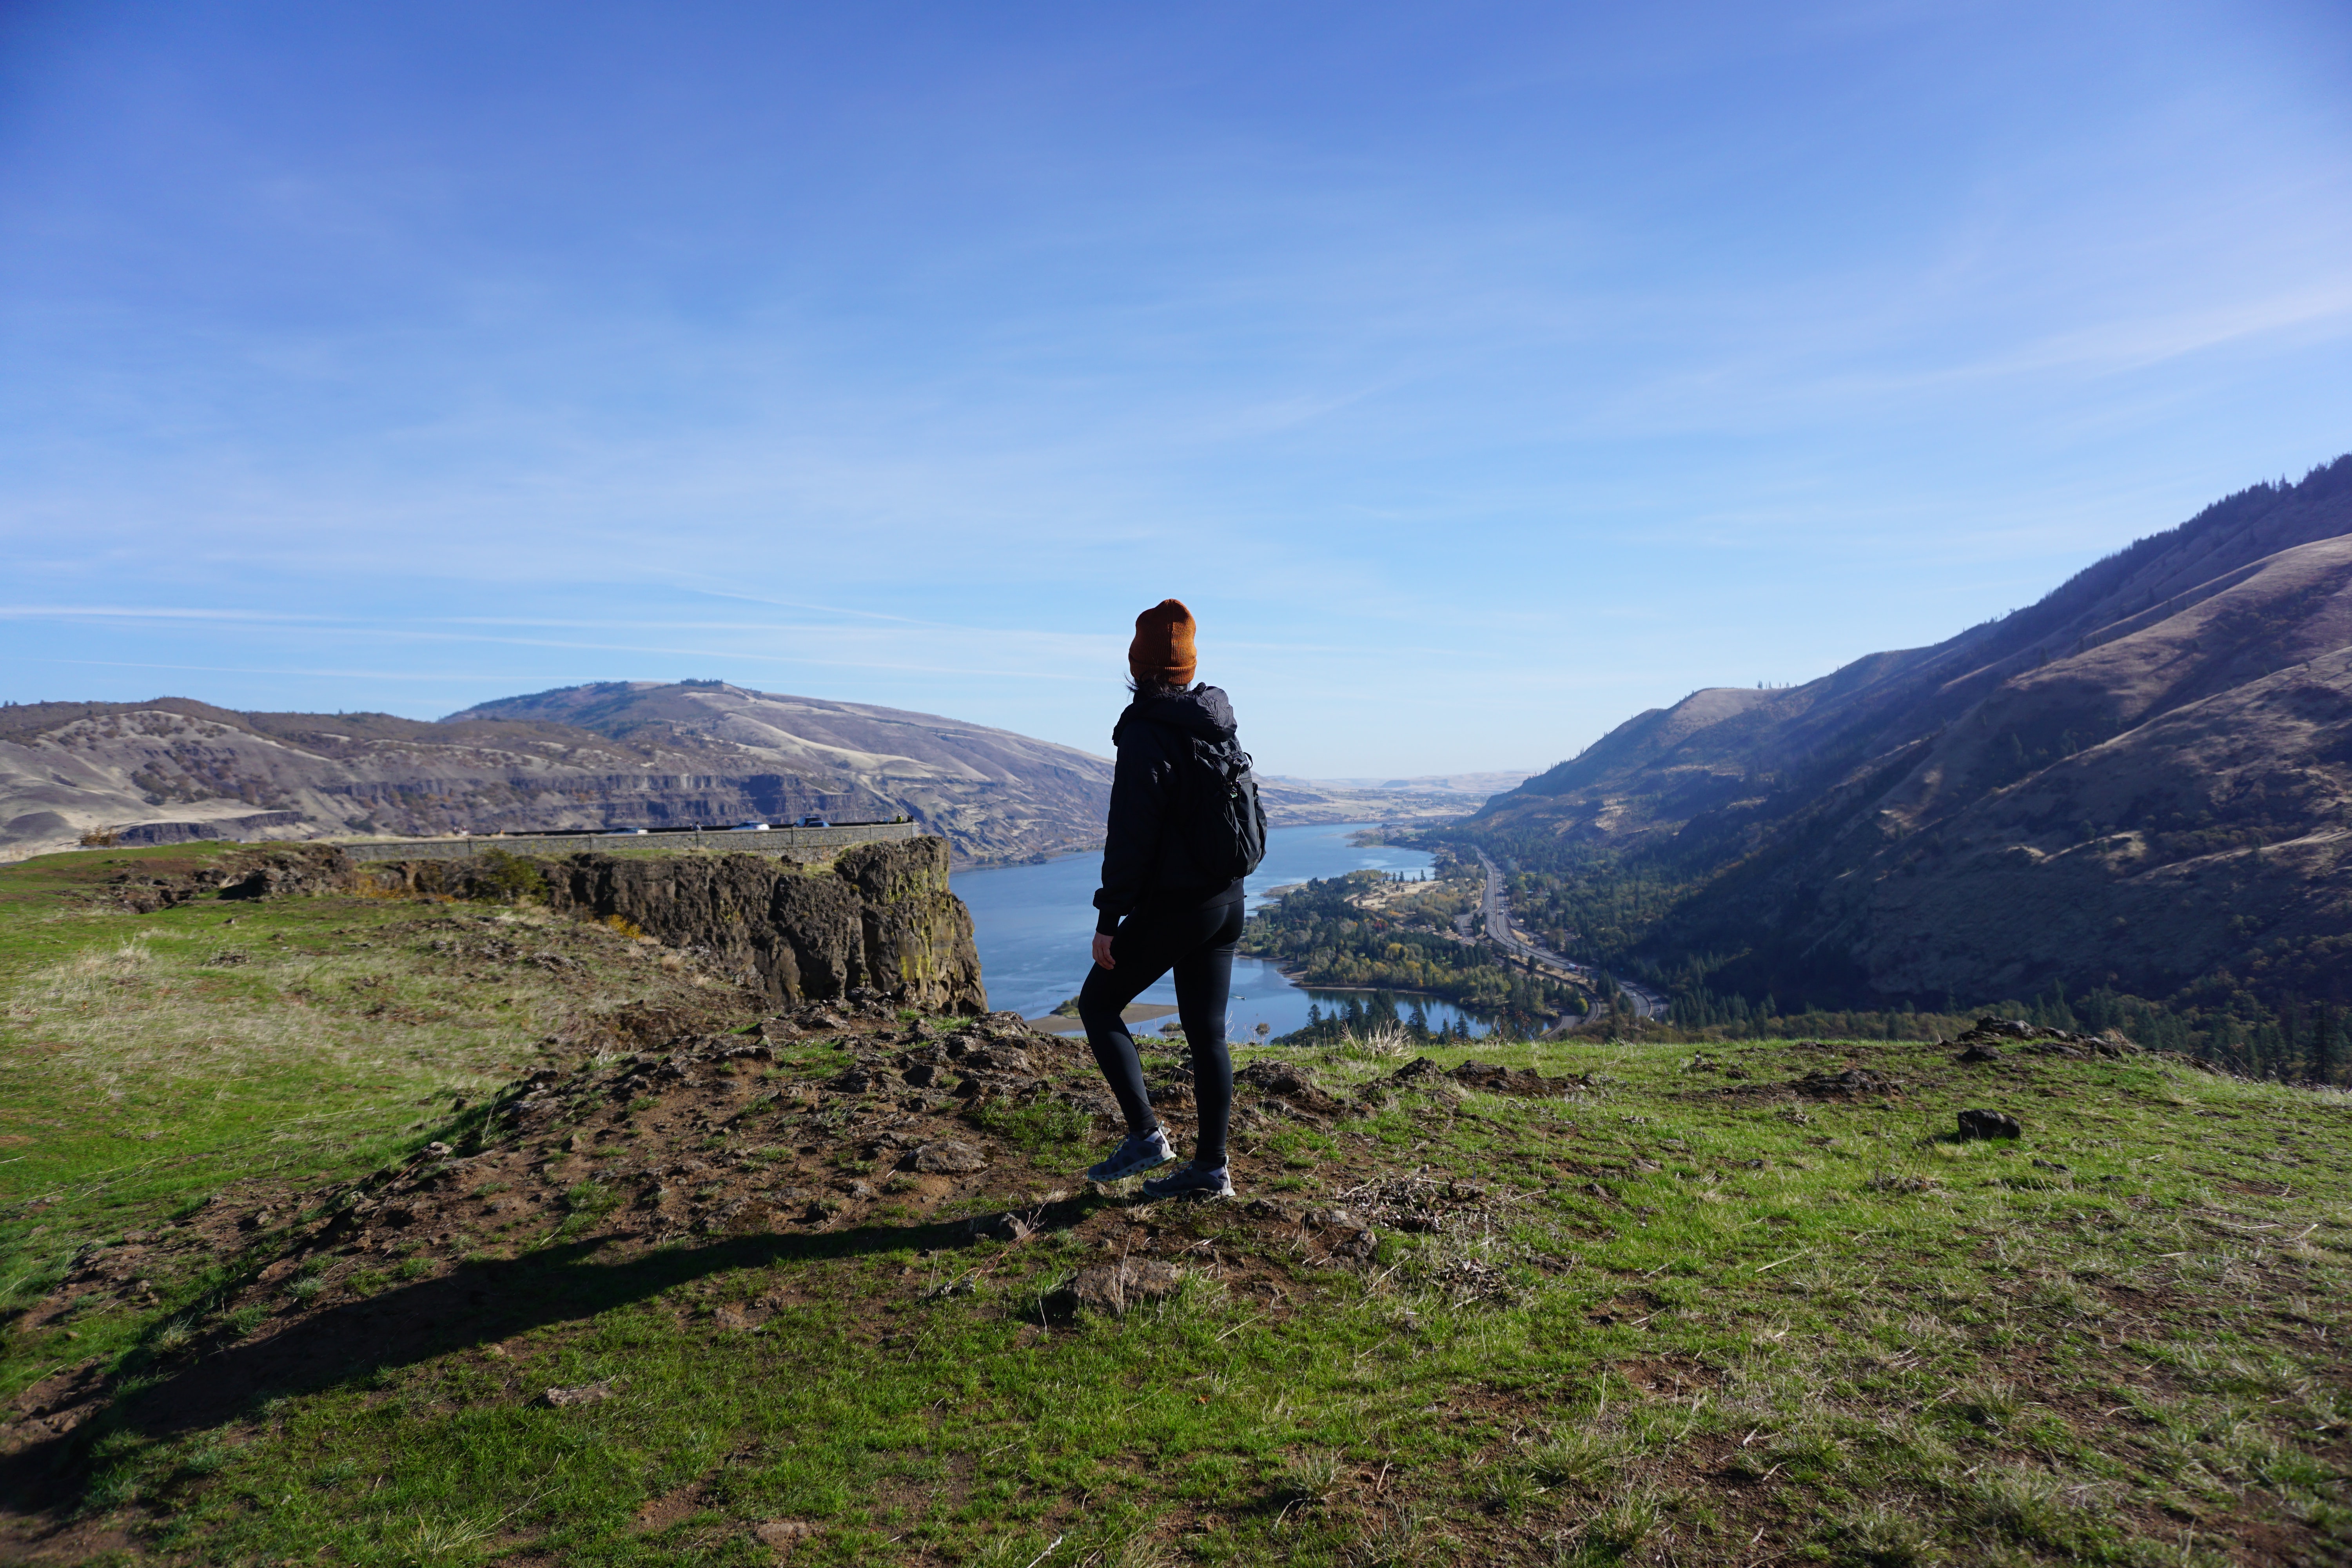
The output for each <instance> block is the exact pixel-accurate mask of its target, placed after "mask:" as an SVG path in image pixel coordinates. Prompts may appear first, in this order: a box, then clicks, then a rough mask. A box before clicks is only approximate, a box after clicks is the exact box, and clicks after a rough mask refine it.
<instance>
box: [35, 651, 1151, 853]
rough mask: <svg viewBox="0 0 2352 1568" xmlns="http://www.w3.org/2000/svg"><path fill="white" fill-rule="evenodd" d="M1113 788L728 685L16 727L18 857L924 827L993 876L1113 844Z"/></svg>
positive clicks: (1069, 769) (192, 709) (998, 753)
mask: <svg viewBox="0 0 2352 1568" xmlns="http://www.w3.org/2000/svg"><path fill="white" fill-rule="evenodd" d="M1110 774H1111V764H1110V763H1109V762H1108V761H1107V760H1105V759H1103V758H1101V757H1097V756H1092V755H1090V754H1088V753H1087V752H1081V751H1077V750H1076V749H1074V748H1072V747H1068V746H1058V745H1055V744H1052V743H1050V742H1044V741H1037V740H1032V739H1030V738H1029V737H1027V736H1024V735H1017V734H1014V733H1013V732H1012V731H1007V730H994V729H990V728H987V727H985V726H982V725H978V724H967V723H963V722H961V721H957V720H953V719H943V718H939V717H936V716H934V715H930V714H924V713H908V712H902V711H900V710H897V709H890V708H874V707H866V706H864V705H862V704H857V703H849V702H826V701H821V700H815V699H812V698H803V697H785V696H779V695H774V694H772V693H768V692H761V691H752V690H749V689H744V688H741V687H736V686H730V685H727V684H725V683H723V682H717V681H712V682H685V683H681V684H662V683H659V682H654V681H614V682H606V683H603V684H598V685H593V686H580V687H572V688H567V689H562V690H559V691H543V692H540V693H537V694H536V695H533V696H529V697H516V698H509V699H506V700H501V701H498V702H486V703H483V704H481V705H480V706H479V707H477V708H472V709H468V710H466V711H465V712H463V713H457V714H452V715H451V716H449V717H448V718H446V719H444V720H441V721H437V722H430V723H428V722H425V721H418V720H412V719H396V718H393V717H391V716H389V715H385V714H324V713H240V712H234V711H231V710H226V709H220V708H214V707H211V706H209V705H207V704H205V703H201V702H194V701H190V700H186V699H184V698H160V699H157V700H154V701H152V702H143V703H93V702H46V703H33V704H26V705H18V706H11V707H6V708H0V855H5V856H8V857H11V858H17V857H22V856H26V855H32V854H38V853H41V852H43V851H45V850H49V849H56V848H63V847H70V846H71V845H73V844H74V843H76V842H77V841H78V840H79V836H80V835H81V834H82V833H83V832H85V831H87V830H89V829H92V828H113V829H120V830H122V832H123V837H125V839H126V840H127V841H131V842H139V841H147V842H169V841H173V840H176V839H180V838H186V837H196V836H198V835H206V836H211V835H220V836H226V837H270V838H310V837H323V836H329V835H343V834H353V833H359V834H372V833H385V834H425V833H446V832H455V831H465V832H489V831H494V830H497V829H500V828H506V829H524V828H535V827H536V828H544V827H599V826H613V827H651V826H667V825H672V824H677V823H687V822H705V823H733V822H738V821H742V820H746V819H757V820H762V821H783V820H787V819H790V818H793V817H796V816H801V815H803V813H808V812H819V813H823V814H824V815H825V816H830V817H834V818H837V819H848V820H857V819H863V818H870V817H888V816H896V815H898V813H900V812H904V813H906V814H907V815H908V816H912V817H913V818H914V819H915V820H916V821H917V822H918V823H920V824H922V825H923V826H926V827H927V828H929V830H930V831H933V832H936V833H940V834H941V835H943V836H944V837H947V839H948V840H949V842H950V845H951V846H952V847H953V848H954V850H955V853H956V856H957V858H958V859H959V860H961V861H963V862H965V863H972V862H978V861H991V860H1004V859H1018V858H1027V857H1031V856H1035V855H1042V854H1047V853H1051V852H1054V851H1056V850H1059V849H1063V848H1067V847H1077V846H1081V845H1086V844H1089V843H1094V842H1097V841H1098V840H1099V839H1100V837H1101V833H1102V823H1103V820H1104V816H1105V812H1106V809H1107V806H1108V800H1109V792H1110Z"/></svg>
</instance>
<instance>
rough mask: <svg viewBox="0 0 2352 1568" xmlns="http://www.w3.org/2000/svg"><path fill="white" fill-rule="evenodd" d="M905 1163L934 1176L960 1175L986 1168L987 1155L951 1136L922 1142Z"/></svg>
mask: <svg viewBox="0 0 2352 1568" xmlns="http://www.w3.org/2000/svg"><path fill="white" fill-rule="evenodd" d="M907 1163H908V1165H909V1166H910V1167H911V1168H913V1169H915V1170H918V1171H921V1172H923V1173H926V1174H928V1175H935V1176H962V1175H969V1174H971V1173H972V1172H974V1171H985V1170H986V1169H988V1156H986V1155H985V1154H982V1152H980V1151H979V1150H977V1149H975V1148H973V1147H972V1146H971V1144H969V1143H962V1142H957V1141H956V1140H955V1139H952V1138H943V1139H941V1140H940V1142H936V1143H925V1144H923V1145H922V1146H920V1147H919V1148H918V1149H917V1150H916V1151H915V1152H914V1153H913V1154H912V1155H910V1156H908V1161H907Z"/></svg>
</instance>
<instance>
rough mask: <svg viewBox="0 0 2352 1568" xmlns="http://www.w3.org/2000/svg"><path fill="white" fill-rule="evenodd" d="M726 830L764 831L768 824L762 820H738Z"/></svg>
mask: <svg viewBox="0 0 2352 1568" xmlns="http://www.w3.org/2000/svg"><path fill="white" fill-rule="evenodd" d="M728 831H729V832H730V833H765V832H767V831H768V825H767V824H766V823H764V822H739V823H737V824H736V825H735V826H733V827H731V828H730V829H728Z"/></svg>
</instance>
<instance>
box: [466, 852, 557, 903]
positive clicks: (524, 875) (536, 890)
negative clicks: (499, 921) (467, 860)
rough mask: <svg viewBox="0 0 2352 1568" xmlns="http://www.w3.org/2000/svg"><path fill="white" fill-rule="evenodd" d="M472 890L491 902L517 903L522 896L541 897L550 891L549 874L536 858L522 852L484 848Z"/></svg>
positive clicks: (474, 894) (527, 897)
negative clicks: (548, 888) (511, 853)
mask: <svg viewBox="0 0 2352 1568" xmlns="http://www.w3.org/2000/svg"><path fill="white" fill-rule="evenodd" d="M471 891H472V893H473V896H474V897H475V898H477V899H480V900H485V901H487V902H492V903H506V904H511V903H515V902H517V901H519V900H523V899H533V898H538V897H540V896H541V895H542V894H544V893H545V892H546V891H547V876H546V873H544V872H542V871H541V869H540V868H539V866H538V864H537V863H536V862H534V861H530V860H526V859H524V858H522V857H521V856H520V855H509V854H508V853H507V852H506V851H505V850H503V849H486V850H484V851H483V852H482V868H481V869H480V870H479V871H478V872H477V873H475V875H474V878H473V885H472V889H471Z"/></svg>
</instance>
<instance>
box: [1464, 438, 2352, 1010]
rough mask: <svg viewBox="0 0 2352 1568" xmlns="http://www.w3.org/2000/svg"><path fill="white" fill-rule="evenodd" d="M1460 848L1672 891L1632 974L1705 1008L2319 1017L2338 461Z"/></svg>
mask: <svg viewBox="0 0 2352 1568" xmlns="http://www.w3.org/2000/svg"><path fill="white" fill-rule="evenodd" d="M1469 830H1470V831H1471V832H1472V833H1473V834H1475V836H1477V837H1482V838H1483V839H1485V840H1486V841H1488V842H1490V843H1493V844H1495V845H1497V846H1499V847H1506V848H1508V849H1510V850H1512V851H1514V852H1516V853H1517V854H1518V855H1519V856H1520V857H1521V858H1522V859H1523V861H1526V862H1527V863H1529V864H1549V865H1559V866H1564V865H1569V864H1571V863H1573V862H1575V861H1576V860H1577V859H1578V858H1579V857H1580V856H1581V857H1583V858H1586V859H1587V860H1588V861H1591V860H1592V859H1593V858H1594V856H1595V854H1596V852H1597V853H1598V854H1599V855H1600V856H1602V857H1606V858H1608V860H1609V861H1610V863H1611V864H1612V865H1613V866H1615V867H1617V868H1619V869H1620V871H1621V872H1622V870H1624V869H1626V868H1636V869H1638V871H1639V872H1640V873H1641V874H1643V875H1646V876H1649V877H1651V878H1653V879H1655V880H1656V881H1657V882H1658V883H1660V884H1663V885H1666V886H1670V887H1674V888H1677V889H1681V891H1680V894H1679V896H1678V898H1677V899H1676V900H1675V901H1674V902H1673V903H1672V905H1671V907H1669V908H1666V909H1664V910H1661V911H1660V912H1659V913H1658V914H1657V916H1656V918H1655V919H1654V921H1652V922H1651V923H1650V925H1649V927H1648V929H1647V930H1646V931H1644V932H1643V934H1642V937H1641V940H1640V942H1639V946H1638V950H1637V951H1638V954H1639V955H1640V956H1641V957H1643V958H1646V959H1647V960H1649V961H1650V962H1651V963H1654V964H1656V965H1657V966H1659V968H1660V969H1661V970H1662V971H1663V970H1666V969H1672V968H1674V967H1675V966H1677V965H1681V966H1685V967H1691V968H1704V970H1705V973H1706V975H1707V977H1708V983H1709V984H1713V985H1716V986H1717V987H1718V988H1720V989H1724V990H1731V991H1739V992H1744V993H1746V994H1753V995H1761V994H1764V993H1765V992H1766V991H1769V990H1773V989H1778V990H1780V993H1781V994H1783V995H1784V996H1785V995H1787V994H1790V993H1791V992H1794V991H1800V990H1801V991H1803V992H1805V993H1806V994H1810V995H1811V996H1812V997H1815V998H1818V999H1823V1000H1828V999H1832V998H1838V997H1841V996H1843V997H1846V998H1850V999H1853V1000H1858V1001H1866V1000H1878V1001H1886V1002H1894V1001H1899V1000H1906V999H1907V1000H1916V1001H1919V1002H1921V1003H1923V1004H1924V1003H1926V1002H1927V1001H1928V1000H1930V999H1941V998H1943V997H1944V996H1946V995H1947V994H1950V993H1958V994H1960V995H1961V996H1963V997H1967V996H1970V995H1975V996H1991V995H2003V994H2008V995H2021V994H2029V993H2031V992H2032V991H2033V990H2035V989H2037V988H2038V987H2040V986H2042V985H2043V984H2047V983H2050V982H2063V983H2066V984H2073V985H2074V986H2076V987H2078V988H2079V987H2083V986H2089V985H2098V984H2106V985H2112V986H2115V987H2117V988H2120V989H2123V990H2126V991H2131V992H2135V993H2137V994H2144V995H2149V996H2163V995H2166V994H2173V993H2176V992H2178V991H2179V990H2180V989H2181V988H2183V987H2188V986H2193V985H2200V984H2203V985H2208V986H2220V987H2221V989H2223V990H2228V989H2231V988H2233V987H2237V986H2251V987H2252V990H2253V991H2254V992H2255V993H2256V994H2259V995H2262V996H2263V997H2264V998H2265V999H2266V1000H2269V1001H2272V1002H2276V1001H2277V1000H2278V999H2280V998H2283V997H2306V998H2320V997H2327V998H2330V999H2332V1000H2334V1001H2336V1002H2339V1003H2340V1002H2341V1001H2343V1000H2345V999H2346V995H2347V993H2346V992H2345V991H2344V986H2345V984H2346V982H2345V978H2344V976H2345V974H2346V973H2347V968H2352V867H2347V851H2352V457H2347V458H2339V459H2337V460H2336V462H2334V463H2333V464H2330V465H2328V466H2326V467H2325V468H2318V469H2315V470H2314V471H2313V472H2312V473H2311V474H2310V475H2309V476H2308V477H2306V478H2305V479H2304V480H2303V481H2302V482H2301V483H2299V484H2294V485H2258V486H2255V487H2254V488H2253V489H2248V490H2245V491H2242V492H2241V493H2239V494H2237V495H2234V496H2231V497H2230V498H2229V499H2228V500H2223V501H2221V502H2219V503H2217V504H2216V505H2214V506H2212V507H2210V508H2208V509H2206V510H2204V511H2203V512H2200V514H2199V515H2198V516H2197V517H2195V518H2193V519H2191V520H2190V521H2188V522H2186V523H2183V524H2181V525H2180V526H2179V527H2177V528H2174V529H2171V530H2169V531H2166V532H2162V533H2158V534H2156V535H2153V536H2151V537H2149V538H2147V539H2143V540H2141V541H2139V542H2137V543H2136V544H2134V545H2132V546H2131V547H2130V548H2129V549H2126V550H2125V551H2122V552H2118V553H2117V554H2116V555H2113V556H2110V557H2108V558H2107V559H2105V560H2104V561H2101V562H2099V563H2097V564H2095V565H2094V566H2092V567H2090V568H2088V569H2087V570H2085V571H2084V572H2082V573H2080V574H2077V575H2076V576H2075V577H2074V578H2073V579H2072V580H2070V581H2069V582H2067V583H2066V584H2064V585H2063V586H2062V587H2060V588H2059V589H2058V590H2057V591H2056V592H2054V593H2053V594H2051V595H2048V596H2047V597H2045V598H2043V599H2042V601H2040V602H2039V603H2038V604H2035V605H2032V606H2031V607H2030V608H2027V609H2023V610H2020V611H2017V612H2015V613H2014V614H2011V615H2010V616H2004V617H2003V618H2001V619H2000V620H1997V621H1993V622H1989V623H1987V624H1985V625H1983V626H1976V627H1972V628H1970V629H1969V630H1968V631H1965V632H1963V633H1961V634H1960V635H1958V637H1952V638H1950V639H1949V640H1948V641H1946V642H1943V643H1939V644H1937V645H1936V646H1934V647H1925V648H1915V649H1908V650H1904V651H1900V652H1890V653H1881V654H1874V655H1872V656H1870V657H1869V658H1863V659H1859V660H1857V661H1855V662H1854V663H1853V664H1851V665H1848V666H1846V667H1845V668H1843V669H1840V670H1837V671H1835V672H1834V673H1832V674H1831V675H1828V676H1825V677H1823V678H1822V679H1819V680H1816V681H1813V682H1811V684H1809V685H1804V686H1800V687H1796V688H1793V689H1777V690H1749V689H1710V690H1702V691H1698V692H1695V693H1693V694H1692V695H1691V696H1690V697H1688V698H1686V699H1685V700H1683V701H1682V702H1680V703H1677V704H1675V706H1674V707H1673V708H1670V709H1664V710H1652V711H1649V712H1645V713H1643V714H1640V715H1637V716H1636V717H1634V718H1633V719H1632V720H1629V721H1626V722H1625V723H1624V724H1622V725H1620V726H1619V727H1618V728H1617V729H1616V730H1614V731H1612V732H1611V733H1610V734H1609V735H1608V736H1606V737H1605V738H1604V739H1602V740H1601V741H1600V742H1598V743H1596V744H1595V745H1593V746H1592V747H1591V749H1590V750H1588V751H1587V752H1584V753H1583V754H1582V755H1581V756H1580V757H1578V758H1576V759H1575V760H1574V761H1572V762H1569V763H1561V764H1560V765H1559V766H1558V767H1556V768H1553V769H1551V770H1550V771H1549V772H1548V773H1542V774H1539V775H1538V776H1537V777H1536V778H1533V779H1530V780H1529V781H1528V782H1527V783H1526V784H1522V785H1521V786H1520V787H1519V788H1517V790H1514V791H1512V792H1510V793H1509V794H1507V795H1499V796H1497V797H1496V798H1495V799H1494V800H1492V801H1490V802H1489V803H1488V804H1487V805H1486V808H1485V809H1484V810H1483V811H1482V812H1481V813H1480V814H1479V815H1478V816H1476V817H1475V818H1473V819H1471V823H1470V826H1469Z"/></svg>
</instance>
